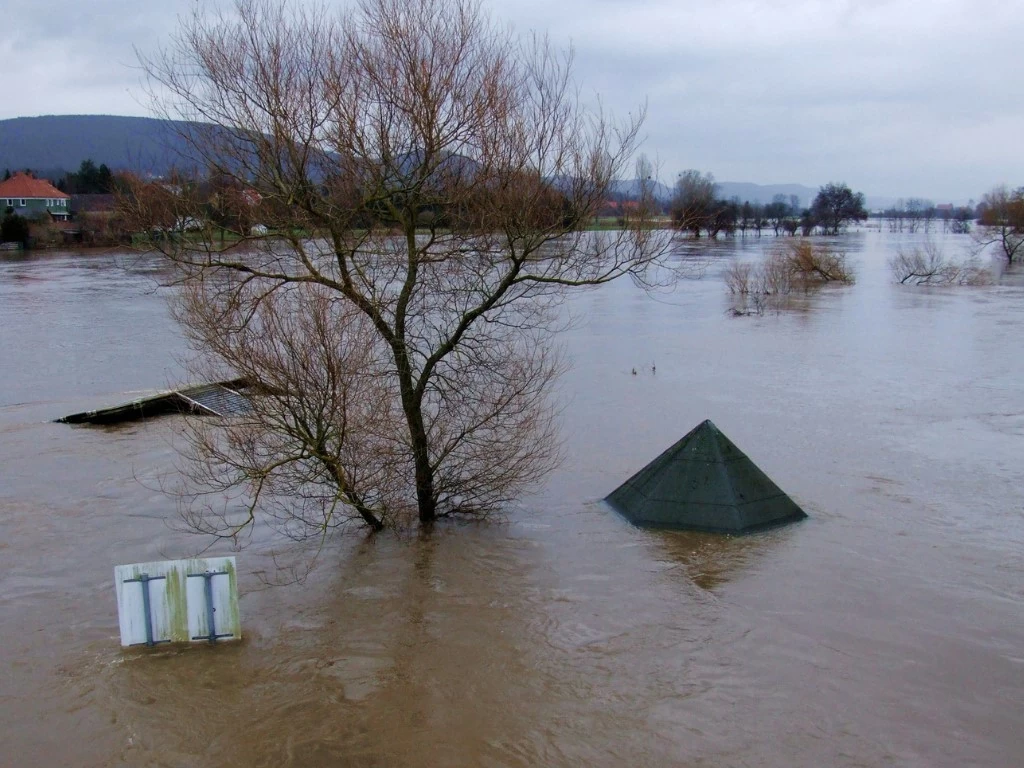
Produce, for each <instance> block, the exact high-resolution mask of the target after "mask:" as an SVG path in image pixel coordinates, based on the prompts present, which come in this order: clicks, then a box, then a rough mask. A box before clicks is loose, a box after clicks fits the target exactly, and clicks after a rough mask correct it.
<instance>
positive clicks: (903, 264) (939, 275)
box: [889, 240, 992, 285]
mask: <svg viewBox="0 0 1024 768" xmlns="http://www.w3.org/2000/svg"><path fill="white" fill-rule="evenodd" d="M889 269H891V270H892V274H893V277H894V278H895V279H896V282H897V283H900V284H901V285H988V284H989V283H991V282H992V273H991V272H990V271H989V270H988V269H986V268H985V267H983V266H982V265H981V264H980V263H979V261H978V259H977V258H975V257H972V258H970V259H968V260H967V261H964V262H958V261H956V260H954V259H948V258H946V256H945V254H944V253H943V252H942V249H941V248H940V247H939V246H938V245H937V244H936V243H934V242H933V241H931V240H928V241H927V242H925V244H924V246H922V247H916V248H912V249H910V250H905V249H903V248H900V249H899V250H897V252H896V255H895V256H893V257H892V258H891V259H889Z"/></svg>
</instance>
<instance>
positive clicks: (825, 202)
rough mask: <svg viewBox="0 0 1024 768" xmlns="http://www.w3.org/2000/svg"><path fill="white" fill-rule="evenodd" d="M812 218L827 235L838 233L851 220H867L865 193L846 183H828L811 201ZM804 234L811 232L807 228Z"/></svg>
mask: <svg viewBox="0 0 1024 768" xmlns="http://www.w3.org/2000/svg"><path fill="white" fill-rule="evenodd" d="M810 213H811V217H810V220H812V221H813V222H814V224H813V225H812V226H811V229H813V228H814V226H815V225H820V226H821V228H822V230H823V231H824V233H825V234H826V235H837V234H839V231H840V230H841V229H842V228H843V227H844V226H846V224H847V222H851V221H866V220H867V218H868V212H867V209H866V208H865V207H864V193H863V192H854V191H853V190H852V189H850V188H849V187H848V186H847V185H846V184H837V183H835V182H832V183H829V184H826V185H825V186H823V187H821V188H820V189H819V190H818V195H817V197H815V198H814V202H813V203H811V211H810ZM804 234H805V235H808V234H810V231H808V230H807V229H806V228H805V230H804Z"/></svg>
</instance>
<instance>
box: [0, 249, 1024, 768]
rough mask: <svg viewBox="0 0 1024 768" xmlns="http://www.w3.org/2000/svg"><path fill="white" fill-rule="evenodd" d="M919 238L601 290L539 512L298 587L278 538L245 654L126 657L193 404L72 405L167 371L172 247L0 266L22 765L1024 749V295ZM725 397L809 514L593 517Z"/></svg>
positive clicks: (733, 432)
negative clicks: (805, 284)
mask: <svg viewBox="0 0 1024 768" xmlns="http://www.w3.org/2000/svg"><path fill="white" fill-rule="evenodd" d="M899 237H900V236H897V235H890V234H888V233H879V232H860V233H851V234H849V235H847V236H845V237H844V238H842V242H843V243H844V246H845V247H846V248H847V249H848V252H849V255H850V258H851V260H852V262H853V264H854V265H855V266H856V268H857V273H858V282H857V284H856V285H855V286H852V287H848V288H841V289H836V290H828V291H824V292H821V293H819V294H817V295H815V296H811V297H808V298H806V299H805V298H803V297H801V298H800V301H799V302H797V303H796V306H794V307H793V308H791V309H789V310H786V311H783V312H778V313H774V312H770V313H767V314H765V315H763V316H759V317H732V316H730V315H729V314H728V313H727V311H726V310H727V308H728V302H727V299H726V296H725V289H724V286H723V283H722V280H721V275H720V270H721V269H722V268H723V267H724V265H725V264H727V263H728V261H729V260H730V259H732V258H737V254H739V256H740V257H750V256H756V254H757V253H758V252H759V251H760V249H761V248H762V245H764V244H767V243H770V242H772V240H773V239H772V238H770V237H768V238H762V241H761V242H760V243H759V242H758V241H756V240H755V239H753V238H750V237H748V238H746V241H740V242H737V243H728V244H725V245H720V247H718V248H717V249H716V258H715V260H714V263H713V264H712V266H711V268H710V269H709V270H708V272H707V274H706V275H705V277H704V278H703V279H702V280H699V281H692V280H689V281H685V282H683V283H682V284H680V285H679V286H678V288H677V289H676V290H675V291H674V292H672V293H665V294H659V295H656V296H649V295H647V294H645V293H643V292H642V291H640V290H638V289H636V288H634V287H633V286H631V285H629V284H626V283H622V284H618V285H612V286H608V287H606V288H603V289H601V290H597V291H593V292H589V293H585V294H582V295H580V296H579V297H577V298H576V299H574V300H573V302H572V304H571V306H570V310H571V312H572V315H573V317H574V320H575V322H574V325H573V327H572V328H571V330H569V331H568V332H567V333H566V334H565V335H564V337H563V341H564V343H565V349H566V352H567V354H568V357H569V359H570V360H571V361H572V364H573V367H572V369H571V371H570V372H569V373H568V374H567V375H566V376H565V377H564V378H563V379H562V382H561V385H560V392H559V397H560V398H562V400H564V402H565V407H564V410H563V412H562V416H561V419H562V431H563V434H564V438H565V445H566V453H567V459H566V461H565V463H564V464H563V466H562V467H561V469H560V470H559V471H558V472H557V473H556V474H554V475H552V476H551V477H550V478H549V480H548V481H547V482H546V483H545V485H544V486H543V488H541V489H540V490H539V491H538V492H537V493H536V494H535V495H532V496H530V497H529V498H527V499H525V500H524V501H523V503H522V505H521V507H519V508H516V509H513V510H510V511H509V513H508V514H507V516H506V517H505V519H503V520H500V521H495V522H492V523H487V524H476V525H451V526H448V527H441V528H440V529H439V530H438V531H436V532H434V534H432V535H431V536H429V537H421V536H416V535H406V536H394V535H381V536H378V537H376V538H373V539H362V538H359V537H355V538H351V537H350V538H347V539H344V540H338V541H331V542H328V544H327V546H326V547H325V550H324V551H323V552H322V553H321V555H320V559H319V566H318V567H317V568H316V569H315V570H314V571H313V573H312V574H311V575H310V576H309V578H308V579H307V580H306V581H305V583H304V584H302V585H293V586H285V587H266V586H264V582H263V580H262V579H261V578H260V572H264V574H269V573H271V571H272V569H273V561H272V560H271V558H270V556H269V554H270V552H271V550H272V549H273V548H274V547H275V546H277V545H279V544H280V542H278V541H276V540H274V539H272V538H270V537H269V536H264V535H263V534H262V533H257V535H256V537H255V539H254V540H253V541H252V543H251V546H250V547H249V548H248V549H246V550H244V551H242V552H241V553H238V558H239V570H240V591H241V603H240V605H241V616H242V626H243V632H244V634H245V640H244V641H243V642H242V643H239V644H235V645H223V646H220V647H217V648H212V649H211V648H208V647H195V648H189V649H185V650H166V649H160V650H157V651H156V652H153V653H146V652H124V651H122V650H121V648H120V647H119V640H118V625H117V610H116V603H115V596H114V588H113V567H114V565H115V564H118V563H132V562H140V561H147V560H156V559H164V558H177V557H182V556H187V555H190V554H193V553H195V552H196V551H198V550H199V549H201V548H202V547H204V546H205V545H206V544H207V542H206V541H205V540H200V539H197V538H195V537H193V536H189V535H186V534H184V533H181V532H179V531H178V530H176V529H175V527H174V525H173V523H174V521H175V519H176V513H175V504H174V501H173V500H172V499H170V498H168V497H167V496H165V495H164V494H162V493H161V492H160V491H159V485H160V482H161V478H163V477H165V476H166V475H167V474H168V473H169V472H172V471H173V465H174V458H175V453H174V448H173V445H172V436H173V433H174V424H175V420H174V419H173V418H171V419H163V420H155V421H151V422H148V423H143V424H136V425H132V426H128V427H123V428H118V429H96V428H80V427H77V428H73V427H69V426H63V425H58V424H52V423H50V420H51V419H53V418H56V417H59V416H62V415H65V414H67V413H71V412H75V411H81V410H85V409H87V408H93V407H97V406H100V405H105V404H113V403H116V402H118V401H119V400H123V399H125V397H124V393H126V392H131V393H136V392H141V391H145V390H150V389H156V388H162V387H164V386H165V385H167V384H169V383H175V382H177V380H178V377H180V376H181V373H180V368H179V363H178V359H179V357H180V355H181V354H182V353H183V352H184V345H183V342H182V341H181V338H180V335H179V333H178V331H177V329H176V328H175V326H174V325H173V323H172V322H171V321H170V319H169V317H168V314H167V311H166V309H165V306H164V302H163V298H162V297H161V296H160V295H159V294H158V293H156V292H154V289H153V288H154V284H153V279H154V276H155V275H156V274H157V273H158V265H157V264H156V262H155V261H153V262H148V261H147V260H145V259H142V260H141V261H140V260H136V259H134V258H132V259H125V258H123V257H115V256H109V255H95V254H88V255H86V254H46V255H40V256H33V257H31V258H15V257H6V256H5V257H4V259H3V260H0V355H2V357H0V360H2V363H0V370H2V374H3V375H2V378H0V765H3V766H41V765H52V766H57V765H67V766H198V765H211V766H245V767H246V768H253V767H255V766H268V767H269V766H320V765H326V766H487V767H492V766H493V767H497V766H583V765H587V766H771V767H774V766H778V767H779V768H782V767H783V766H785V767H789V766H808V767H810V766H922V767H923V766H957V767H959V766H966V765H971V766H1018V765H1021V764H1024V714H1022V713H1024V549H1022V545H1024V492H1022V488H1024V463H1022V461H1021V448H1022V445H1024V355H1022V354H1021V352H1022V344H1021V338H1022V337H1021V333H1022V328H1024V288H1022V287H1020V285H1013V284H1011V283H1012V277H1013V276H1012V275H1008V276H1007V278H1008V279H1007V280H1004V281H1003V283H1002V284H1000V285H995V286H990V287H984V288H952V289H929V290H924V289H915V288H908V287H901V286H897V285H893V284H892V279H891V277H890V275H889V273H888V270H887V267H886V259H887V258H888V257H889V256H890V255H891V253H892V252H893V249H894V248H895V247H896V246H897V245H898V244H899V243H900V242H907V241H908V240H909V239H910V236H905V237H906V239H905V240H902V241H901V240H899V239H898V238H899ZM964 242H965V241H964V240H963V239H962V238H960V239H958V238H956V237H953V236H950V237H949V238H947V241H946V245H947V248H949V249H950V251H951V252H952V251H955V249H957V248H959V247H961V246H962V245H963V244H964ZM652 365H656V372H652V371H651V367H652ZM633 368H636V369H637V375H636V376H634V375H632V373H631V370H632V369H633ZM705 418H711V419H712V420H713V421H714V422H715V423H716V424H717V425H718V426H719V427H720V428H721V429H722V431H723V432H725V434H727V435H728V436H729V437H730V438H731V439H732V440H733V441H734V442H736V443H737V444H738V445H739V446H740V448H741V449H743V450H744V451H745V452H746V453H747V454H748V455H749V456H750V457H751V458H753V459H754V460H755V461H756V462H757V463H758V464H759V465H760V466H761V467H762V468H763V469H764V470H765V471H766V472H767V473H768V475H769V476H771V477H772V478H773V479H774V480H775V481H776V482H777V483H778V484H779V485H780V486H781V487H782V488H783V489H784V490H786V491H787V492H789V493H790V495H792V496H793V497H794V498H795V499H796V500H797V502H798V503H800V504H801V505H802V506H803V507H804V509H806V511H807V512H808V513H809V515H810V517H809V519H808V520H806V521H804V522H802V523H798V524H796V525H792V526H789V527H786V528H782V529H777V530H774V531H771V532H768V533H764V534H759V535H754V536H748V537H741V538H729V537H717V536H712V535H698V534H684V533H671V532H652V531H646V530H640V529H636V528H633V527H631V526H630V525H628V524H627V523H625V522H624V521H623V520H622V519H621V518H619V517H618V516H617V515H616V514H615V513H613V512H612V511H611V510H610V509H609V508H607V507H606V506H604V505H603V504H602V503H601V502H600V499H601V498H602V497H604V496H605V495H606V494H607V493H608V492H610V491H611V490H612V489H613V488H615V487H616V486H617V485H618V484H619V483H621V482H622V481H623V480H625V479H626V478H627V477H628V476H629V475H631V474H632V473H633V472H635V471H636V470H637V469H639V468H640V467H641V466H642V465H643V464H645V463H646V462H647V461H649V460H650V459H651V458H653V457H654V456H655V455H657V454H658V453H660V452H661V451H662V450H663V449H664V448H666V447H667V446H668V445H670V444H671V443H672V442H674V441H675V440H677V439H678V438H679V437H680V436H682V435H683V434H684V433H685V432H687V431H688V430H690V429H691V428H692V427H693V426H695V425H696V424H697V423H698V422H700V421H701V420H703V419H705ZM213 551H214V552H224V553H227V552H228V550H227V549H226V548H214V550H213Z"/></svg>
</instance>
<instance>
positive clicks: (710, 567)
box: [651, 523, 800, 592]
mask: <svg viewBox="0 0 1024 768" xmlns="http://www.w3.org/2000/svg"><path fill="white" fill-rule="evenodd" d="M799 527H800V525H799V523H797V524H795V527H794V528H793V529H792V530H788V531H785V532H782V531H762V532H759V533H754V534H750V535H747V536H723V535H721V534H711V533H702V532H699V531H653V532H652V533H651V535H652V537H653V538H654V539H655V542H654V543H655V546H656V548H657V549H658V550H660V551H661V553H662V554H661V557H662V558H664V560H665V561H667V562H670V563H672V564H674V565H677V566H678V567H679V569H680V571H681V573H683V574H685V576H686V578H688V579H690V580H691V581H692V582H693V583H694V584H696V585H697V586H698V587H700V588H701V589H704V590H707V591H708V592H715V591H716V590H717V589H718V588H719V587H721V586H722V585H724V584H725V583H727V582H728V581H730V580H732V579H734V578H737V577H740V576H743V575H745V574H746V573H747V572H749V571H751V570H752V569H754V568H755V567H756V565H757V561H758V560H759V559H760V558H762V557H764V556H766V555H767V554H768V553H770V551H771V550H772V548H773V547H774V546H776V545H777V543H778V541H779V539H780V537H783V536H787V535H788V536H798V535H799V530H798V529H799Z"/></svg>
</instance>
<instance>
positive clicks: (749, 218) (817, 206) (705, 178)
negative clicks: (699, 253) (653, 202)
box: [669, 170, 868, 240]
mask: <svg viewBox="0 0 1024 768" xmlns="http://www.w3.org/2000/svg"><path fill="white" fill-rule="evenodd" d="M669 213H670V215H671V218H672V223H673V225H674V226H675V227H676V228H677V229H678V230H679V231H680V232H684V233H688V234H690V235H691V236H692V237H694V238H699V237H701V235H702V233H703V234H705V235H707V237H708V238H710V239H712V240H714V239H715V238H716V237H718V236H719V235H720V234H725V235H732V234H734V233H735V232H737V231H739V232H741V233H742V234H746V231H747V230H748V229H750V230H753V231H754V232H755V233H756V234H757V235H758V236H760V234H761V231H762V230H763V229H766V228H771V229H772V230H773V231H774V234H775V235H776V236H777V235H779V234H780V232H785V233H786V234H788V235H795V234H797V232H798V231H799V232H801V233H802V234H803V235H804V236H807V235H810V234H812V233H814V232H816V231H820V232H822V233H823V234H826V235H836V234H838V233H839V231H840V230H842V229H843V228H844V227H845V226H846V225H847V224H849V223H851V222H856V221H863V220H865V219H867V217H868V213H867V209H866V208H865V207H864V195H863V194H862V193H860V192H856V193H855V192H853V191H852V190H851V189H850V188H849V187H848V186H847V185H846V184H836V183H830V184H826V185H825V186H823V187H821V189H820V190H819V191H818V194H817V196H816V197H815V198H814V201H813V202H812V203H811V206H810V207H809V208H804V209H801V207H800V200H799V198H797V197H796V196H795V195H792V196H790V197H789V198H786V197H785V196H784V195H776V196H775V197H774V198H773V199H772V202H771V203H769V204H767V205H761V204H759V203H751V202H749V201H746V202H743V203H740V201H739V198H732V199H730V200H725V199H721V198H719V197H718V185H717V184H716V183H715V179H714V176H712V175H711V174H710V173H701V172H700V171H697V170H688V171H684V172H683V173H681V174H679V178H678V179H677V180H676V185H675V190H674V194H673V197H672V200H671V202H670V204H669Z"/></svg>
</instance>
